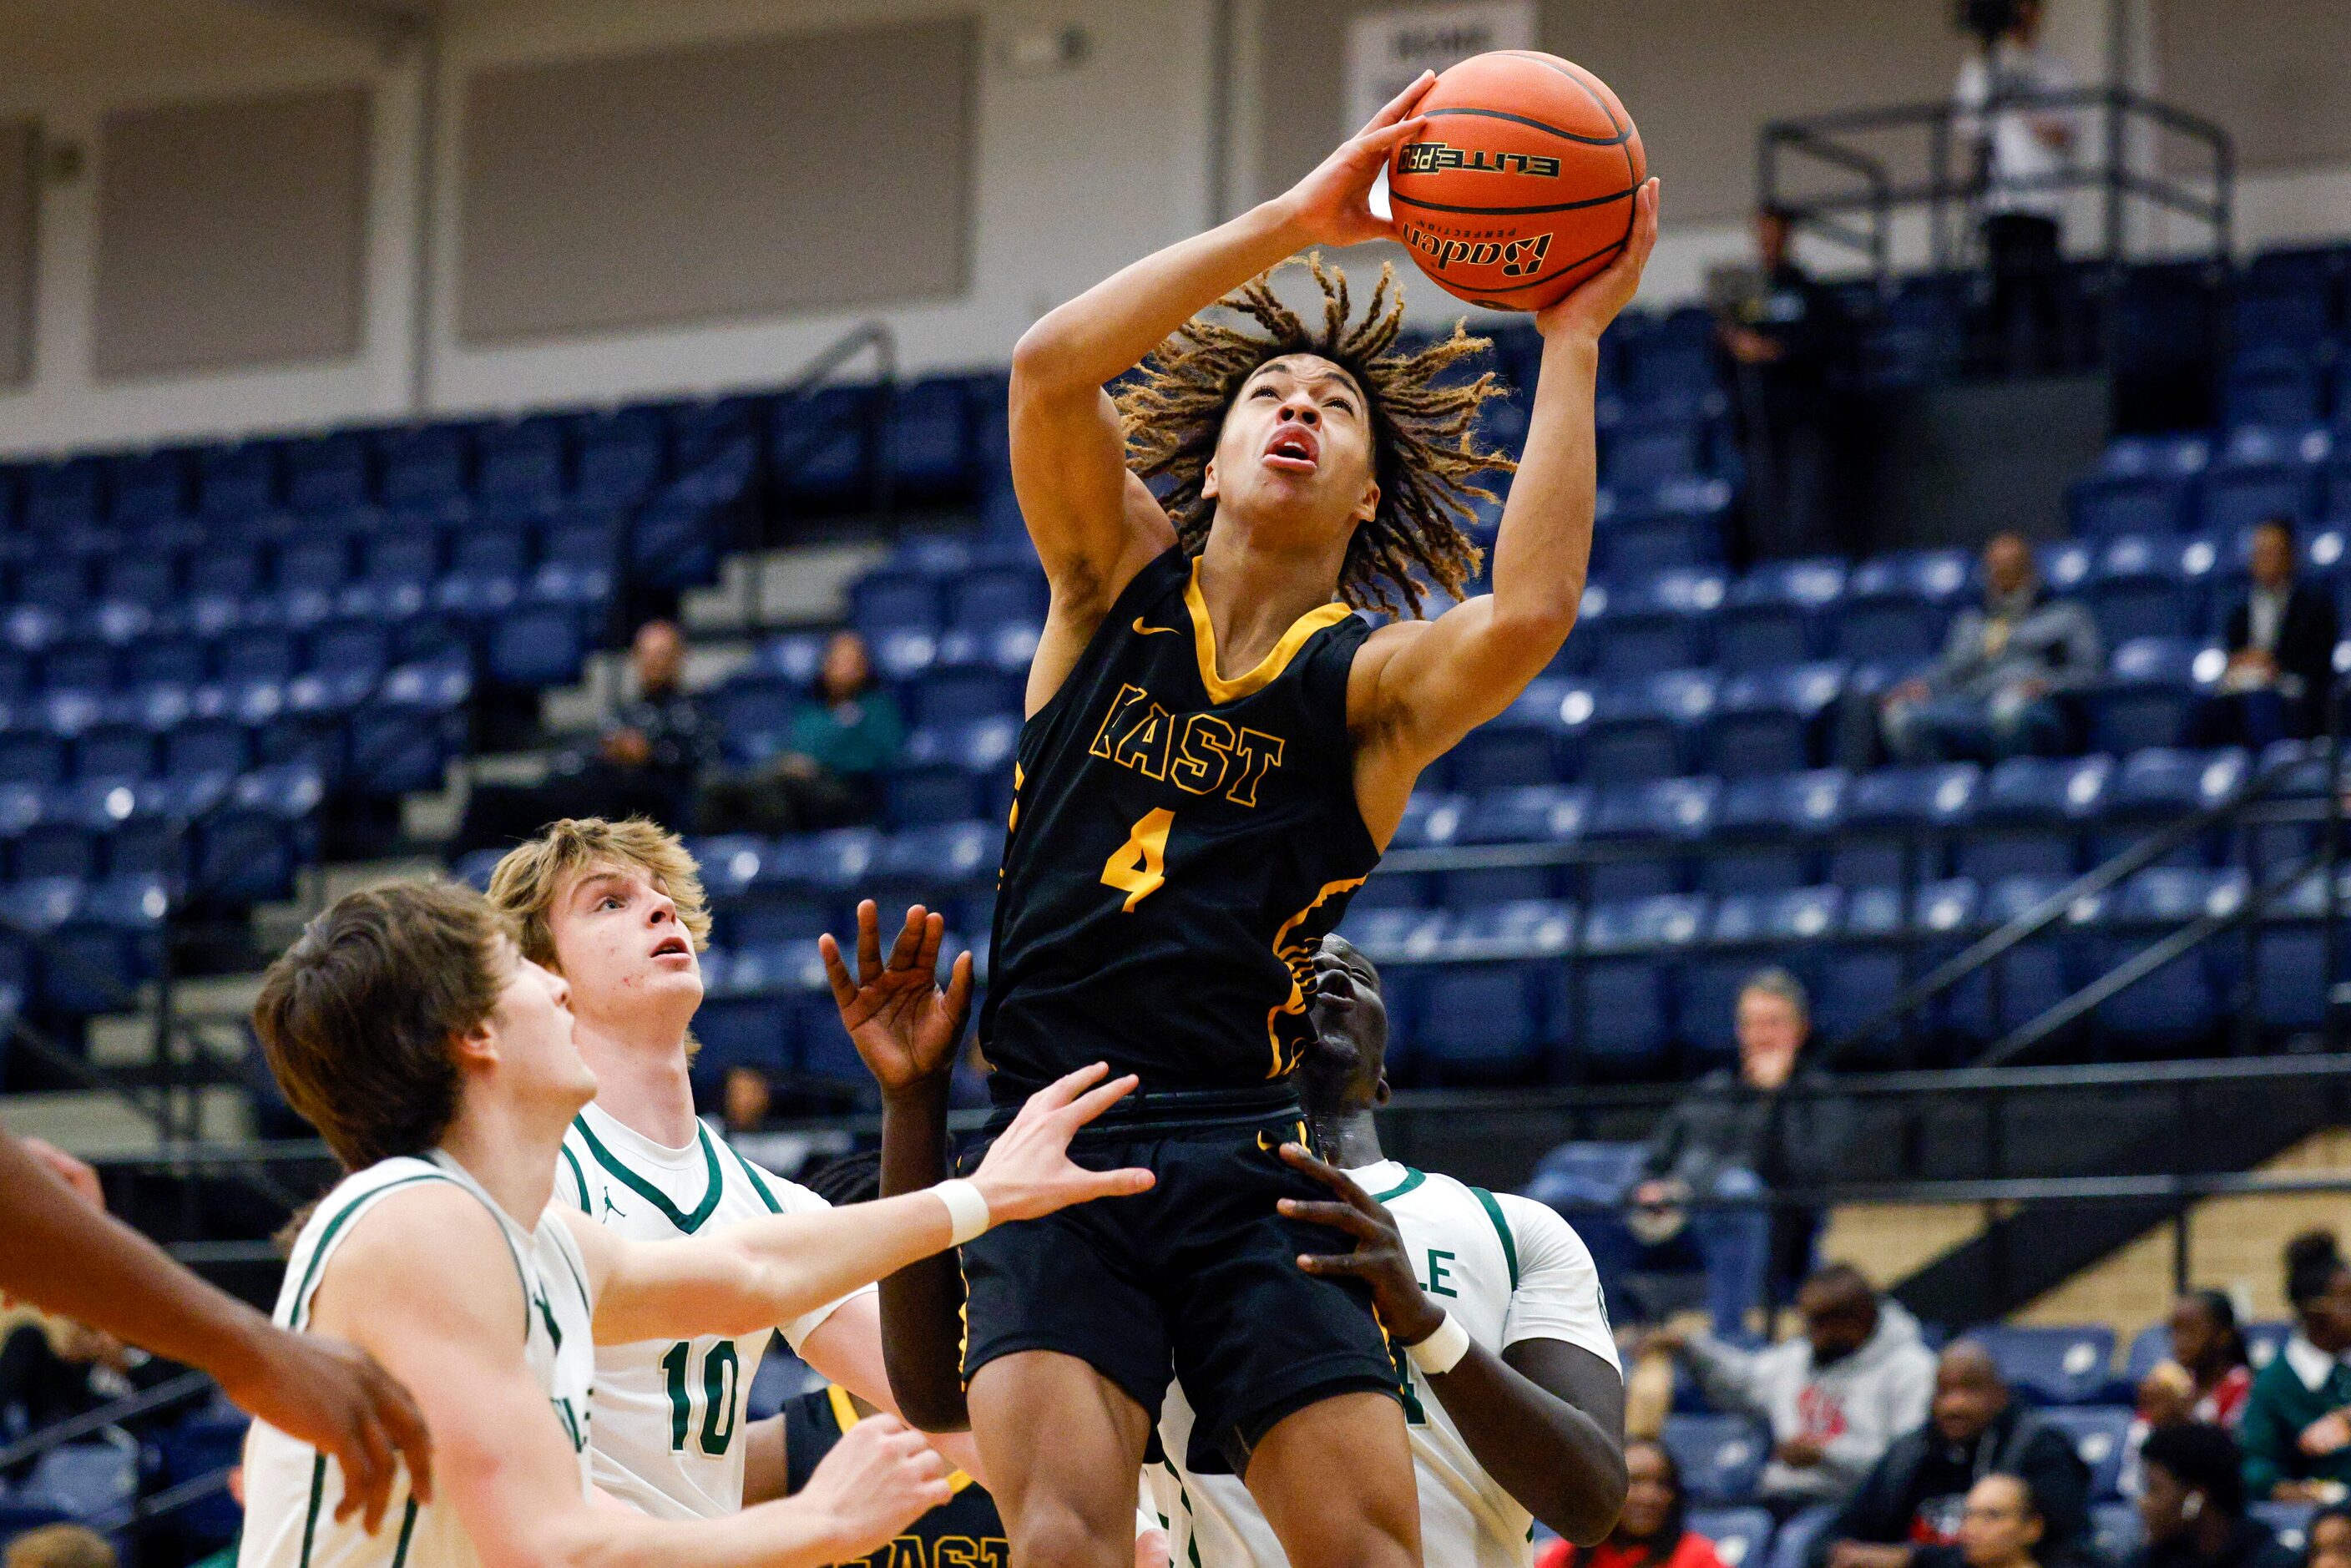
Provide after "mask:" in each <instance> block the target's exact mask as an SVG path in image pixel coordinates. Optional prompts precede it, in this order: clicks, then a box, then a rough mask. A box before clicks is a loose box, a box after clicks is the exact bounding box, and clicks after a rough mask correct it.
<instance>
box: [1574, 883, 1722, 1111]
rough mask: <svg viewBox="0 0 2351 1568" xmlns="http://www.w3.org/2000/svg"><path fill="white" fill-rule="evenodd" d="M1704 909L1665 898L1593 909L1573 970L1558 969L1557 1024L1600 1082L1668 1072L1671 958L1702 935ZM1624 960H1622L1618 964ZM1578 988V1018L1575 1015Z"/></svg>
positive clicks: (1692, 901) (1685, 899)
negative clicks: (1562, 1021)
mask: <svg viewBox="0 0 2351 1568" xmlns="http://www.w3.org/2000/svg"><path fill="white" fill-rule="evenodd" d="M1705 925H1706V902H1705V901H1704V900H1703V899H1699V898H1694V897H1690V896H1687V895H1683V894H1663V895H1659V896H1656V897H1652V898H1638V899H1633V900H1629V901H1626V902H1624V903H1610V904H1594V905H1593V906H1592V908H1591V909H1590V910H1589V911H1588V912H1587V914H1586V916H1585V920H1584V928H1583V948H1584V951H1585V952H1586V953H1587V954H1589V955H1590V956H1589V957H1588V958H1586V959H1585V961H1584V962H1583V964H1582V965H1581V966H1580V967H1578V970H1573V971H1571V970H1568V969H1564V968H1562V969H1561V970H1559V971H1558V972H1557V974H1556V977H1555V979H1554V982H1553V984H1554V986H1555V987H1556V988H1559V990H1560V991H1561V992H1562V995H1560V996H1559V997H1558V998H1557V999H1555V1001H1554V1003H1553V1006H1554V1008H1555V1009H1556V1010H1555V1013H1554V1016H1563V1017H1565V1018H1567V1019H1569V1027H1568V1028H1567V1029H1566V1030H1563V1031H1562V1033H1563V1034H1564V1035H1565V1036H1566V1038H1568V1039H1569V1040H1572V1041H1573V1044H1574V1047H1575V1049H1576V1050H1577V1051H1578V1052H1579V1053H1580V1055H1581V1057H1582V1059H1583V1061H1584V1063H1585V1064H1586V1065H1587V1066H1588V1067H1589V1068H1590V1069H1591V1071H1593V1073H1594V1074H1595V1075H1597V1076H1601V1077H1610V1078H1618V1077H1642V1076H1651V1075H1654V1074H1655V1073H1656V1072H1657V1071H1659V1070H1660V1069H1661V1068H1662V1067H1663V1066H1664V1064H1665V1061H1666V1056H1667V1051H1668V1050H1669V1049H1670V1048H1671V1045H1672V1042H1673V1038H1674V1027H1673V1021H1674V1009H1673V993H1674V986H1673V974H1674V970H1673V963H1674V956H1675V955H1676V954H1677V953H1678V952H1680V951H1682V950H1685V949H1687V947H1688V946H1689V945H1690V944H1691V943H1693V942H1695V941H1696V940H1697V939H1698V937H1699V936H1700V935H1702V934H1703V932H1704V930H1705ZM1619 955H1621V956H1619ZM1579 980H1580V982H1581V987H1582V991H1583V995H1582V998H1581V999H1582V1010H1581V1012H1580V1013H1578V1012H1577V1011H1576V1010H1574V1006H1573V1002H1574V998H1573V987H1574V986H1575V984H1576V983H1577V982H1578V981H1579Z"/></svg>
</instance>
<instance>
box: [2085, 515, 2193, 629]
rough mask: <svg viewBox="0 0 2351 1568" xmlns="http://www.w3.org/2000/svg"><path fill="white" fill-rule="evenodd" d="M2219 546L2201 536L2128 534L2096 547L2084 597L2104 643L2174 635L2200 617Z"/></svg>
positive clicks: (2190, 626) (2189, 627)
mask: <svg viewBox="0 0 2351 1568" xmlns="http://www.w3.org/2000/svg"><path fill="white" fill-rule="evenodd" d="M2217 559H2218V552H2216V551H2215V550H2214V549H2213V548H2212V546H2211V545H2210V543H2209V542H2208V541H2206V540H2203V539H2192V540H2189V542H2187V543H2186V544H2184V545H2183V544H2182V543H2181V542H2180V541H2179V539H2177V538H2150V537H2148V536H2147V535H2144V534H2129V535H2125V536H2123V537H2122V538H2116V539H2113V540H2110V541H2109V542H2108V543H2107V544H2106V546H2105V549H2103V550H2102V551H2100V552H2099V559H2098V565H2097V572H2096V575H2095V577H2094V578H2093V579H2092V580H2091V581H2090V583H2089V585H2088V591H2087V592H2086V594H2085V598H2086V600H2087V601H2088V603H2089V607H2090V612H2091V613H2092V614H2093V615H2094V616H2095V617H2096V619H2097V622H2098V631H2099V633H2100V634H2101V635H2102V636H2103V637H2104V638H2105V643H2106V645H2107V646H2108V647H2110V648H2111V647H2114V646H2116V645H2117V644H2119V643H2126V642H2128V641H2130V640H2131V639H2132V638H2134V637H2174V636H2178V635H2179V633H2180V632H2182V631H2183V630H2187V629H2193V628H2195V627H2198V626H2200V625H2202V624H2203V623H2204V612H2205V585H2206V580H2208V579H2209V578H2210V574H2211V571H2212V569H2213V567H2214V565H2215V564H2216V562H2217Z"/></svg>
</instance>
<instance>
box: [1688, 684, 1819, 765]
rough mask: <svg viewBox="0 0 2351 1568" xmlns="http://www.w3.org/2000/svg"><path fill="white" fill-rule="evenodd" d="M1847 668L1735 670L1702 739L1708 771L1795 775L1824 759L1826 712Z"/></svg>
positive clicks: (1700, 751) (1701, 755)
mask: <svg viewBox="0 0 2351 1568" xmlns="http://www.w3.org/2000/svg"><path fill="white" fill-rule="evenodd" d="M1843 690H1844V666H1843V665H1842V664H1799V665H1794V666H1788V667H1782V668H1778V669H1765V670H1758V671H1752V672H1749V673H1744V674H1735V675H1733V676H1731V678H1730V679H1729V680H1728V681H1726V682H1725V683H1724V684H1723V686H1722V688H1721V691H1720V693H1719V695H1718V697H1717V699H1716V703H1715V708H1714V712H1713V715H1712V716H1711V717H1709V718H1708V721H1707V724H1706V727H1705V730H1704V732H1703V733H1702V735H1701V736H1700V737H1699V741H1698V758H1699V760H1700V762H1701V763H1702V765H1703V766H1705V767H1706V768H1708V769H1709V770H1710V771H1713V772H1716V773H1720V774H1725V775H1727V776H1729V777H1732V778H1742V777H1751V776H1753V775H1756V774H1767V773H1793V772H1797V771H1799V770H1801V769H1803V768H1809V767H1811V766H1812V765H1813V763H1815V762H1817V761H1819V760H1821V759H1822V758H1821V754H1822V752H1823V750H1824V749H1825V741H1826V737H1824V736H1823V733H1822V731H1823V727H1824V725H1825V722H1826V720H1825V716H1826V715H1827V714H1828V713H1829V712H1830V710H1831V709H1832V708H1833V707H1834V706H1835V705H1836V701H1837V698H1838V696H1839V695H1840V694H1841V693H1842V692H1843Z"/></svg>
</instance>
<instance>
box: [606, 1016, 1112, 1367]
mask: <svg viewBox="0 0 2351 1568" xmlns="http://www.w3.org/2000/svg"><path fill="white" fill-rule="evenodd" d="M1106 1071H1109V1070H1108V1069H1107V1068H1105V1067H1103V1066H1102V1065H1101V1064H1100V1063H1096V1064H1095V1065H1093V1066H1092V1067H1088V1068H1082V1069H1081V1070H1080V1071H1076V1072H1072V1073H1071V1074H1069V1075H1068V1076H1067V1077H1065V1078H1062V1079H1061V1080H1060V1081H1059V1082H1054V1083H1050V1084H1048V1085H1046V1086H1045V1087H1044V1088H1042V1089H1040V1090H1039V1091H1038V1092H1036V1093H1035V1094H1033V1095H1031V1096H1029V1103H1027V1104H1026V1105H1024V1106H1023V1107H1022V1108H1021V1111H1020V1114H1019V1116H1018V1117H1016V1118H1015V1119H1014V1121H1013V1123H1012V1124H1011V1126H1009V1127H1008V1128H1006V1129H1005V1132H1004V1134H1003V1136H1001V1137H999V1138H998V1139H997V1141H996V1143H995V1145H994V1146H993V1147H991V1148H990V1149H989V1150H988V1152H987V1158H986V1159H985V1160H983V1161H981V1162H980V1166H979V1168H978V1169H977V1170H976V1171H974V1172H973V1173H972V1175H971V1179H970V1181H969V1182H968V1183H946V1184H942V1186H936V1187H933V1188H931V1189H929V1190H928V1191H927V1192H921V1193H914V1194H910V1195H908V1196H906V1197H889V1198H883V1199H882V1200H880V1201H879V1202H875V1203H862V1204H858V1205H856V1206H854V1207H853V1208H849V1209H826V1210H822V1211H820V1212H815V1213H801V1214H780V1215H774V1216H770V1217H768V1218H760V1219H754V1220H748V1221H746V1222H745V1223H743V1224H740V1225H731V1226H728V1227H726V1228H725V1229H723V1230H719V1231H716V1232H714V1233H713V1234H711V1235H710V1236H708V1237H707V1238H702V1237H696V1238H694V1239H686V1240H677V1241H664V1242H659V1243H653V1244H646V1243H641V1242H632V1241H628V1240H626V1239H622V1237H620V1236H618V1235H616V1234H614V1233H613V1232H612V1231H611V1230H608V1229H606V1228H603V1227H601V1226H599V1225H597V1224H596V1223H595V1222H594V1221H592V1220H590V1219H589V1218H587V1217H586V1216H584V1215H581V1214H580V1213H578V1212H576V1211H575V1210H572V1209H570V1208H568V1207H567V1208H564V1209H562V1210H561V1213H562V1217H563V1219H564V1222H565V1223H566V1224H568V1225H569V1226H570V1228H571V1232H572V1234H573V1235H574V1236H575V1237H576V1238H578V1239H579V1241H580V1250H581V1252H582V1253H584V1254H585V1255H586V1257H587V1260H588V1266H589V1273H590V1283H591V1284H592V1286H593V1287H594V1295H595V1298H596V1342H597V1343H599V1344H628V1343H634V1342H636V1341H638V1340H645V1339H690V1338H693V1337H695V1335H698V1334H726V1335H739V1334H747V1333H757V1332H758V1331H759V1330H761V1329H765V1328H768V1327H771V1326H773V1325H774V1324H777V1323H779V1322H787V1321H789V1320H790V1319H792V1318H795V1317H798V1316H799V1315H800V1314H801V1313H803V1312H808V1311H810V1310H811V1309H812V1308H815V1307H817V1306H819V1305H821V1304H822V1303H824V1302H826V1301H834V1300H837V1299H838V1298H840V1297H841V1296H843V1295H845V1294H847V1293H848V1292H849V1291H853V1290H855V1289H857V1288H858V1287H859V1286H861V1285H864V1284H868V1283H871V1282H872V1281H875V1280H879V1279H881V1278H882V1277H883V1276H884V1275H886V1274H889V1273H892V1272H893V1271H895V1270H899V1269H902V1268H904V1266H905V1265H907V1264H908V1263H911V1262H914V1260H917V1259H920V1258H927V1257H929V1256H930V1255H931V1254H932V1253H934V1252H937V1251H941V1250H943V1249H946V1248H947V1247H950V1246H953V1245H955V1244H956V1243H958V1242H960V1241H964V1240H967V1239H970V1237H971V1236H974V1235H977V1234H978V1233H979V1231H980V1230H982V1229H985V1228H987V1226H988V1225H990V1224H995V1223H1000V1222H1002V1221H1005V1220H1010V1219H1034V1218H1038V1217H1039V1216H1040V1215H1046V1214H1050V1213H1052V1212H1054V1211H1055V1210H1056V1209H1060V1208H1065V1207H1068V1206H1070V1205H1071V1204H1073V1203H1083V1202H1086V1201H1088V1200H1089V1199H1092V1198H1097V1197H1123V1196H1125V1195H1129V1194H1133V1193H1138V1192H1142V1191H1144V1190H1146V1189H1147V1188H1148V1187H1149V1186H1151V1183H1152V1176H1151V1173H1150V1172H1149V1171H1146V1170H1135V1169H1128V1170H1113V1171H1090V1170H1087V1169H1084V1168H1083V1167H1082V1166H1078V1165H1076V1164H1074V1163H1072V1162H1071V1159H1070V1155H1069V1147H1070V1139H1071V1135H1072V1134H1075V1133H1076V1132H1077V1130H1078V1129H1079V1128H1080V1127H1082V1126H1084V1125H1085V1124H1087V1123H1088V1122H1091V1121H1092V1120H1093V1119H1094V1118H1095V1117H1096V1116H1099V1115H1101V1114H1102V1113H1103V1112H1104V1111H1107V1110H1109V1109H1110V1108H1111V1106H1112V1105H1113V1104H1115V1103H1117V1102H1118V1101H1119V1100H1120V1099H1121V1098H1122V1097H1123V1096H1124V1095H1125V1094H1126V1093H1127V1092H1129V1091H1131V1090H1132V1089H1134V1084H1135V1080H1134V1077H1133V1075H1131V1074H1130V1075H1128V1076H1126V1077H1123V1078H1117V1079H1113V1080H1112V1081H1111V1082H1107V1083H1103V1082H1101V1080H1102V1075H1103V1074H1104V1073H1105V1072H1106ZM1089 1085H1094V1087H1092V1088H1091V1089H1089V1087H1088V1086H1089ZM958 1189H960V1190H958ZM975 1205H977V1206H984V1207H974V1206H975ZM967 1210H968V1212H967Z"/></svg>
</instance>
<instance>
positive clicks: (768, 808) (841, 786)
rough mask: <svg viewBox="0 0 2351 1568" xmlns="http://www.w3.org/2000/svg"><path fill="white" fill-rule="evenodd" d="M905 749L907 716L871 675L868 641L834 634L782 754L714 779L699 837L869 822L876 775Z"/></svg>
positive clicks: (875, 807) (877, 802)
mask: <svg viewBox="0 0 2351 1568" xmlns="http://www.w3.org/2000/svg"><path fill="white" fill-rule="evenodd" d="M905 744H906V720H905V716H904V714H902V713H900V712H899V710H898V704H897V701H896V699H894V698H893V697H892V696H891V695H890V694H889V693H888V692H887V691H885V690H883V687H882V685H881V684H880V682H879V680H878V679H877V678H876V677H875V675H874V672H873V660H872V654H870V653H868V652H867V651H866V647H865V639H864V638H862V637H861V636H859V635H858V634H857V633H856V632H834V633H833V634H832V639H831V642H829V643H826V644H825V647H824V663H823V664H822V665H821V666H820V668H819V669H818V671H817V677H816V684H815V685H814V686H813V687H812V688H811V689H810V693H809V700H808V701H807V702H806V703H805V704H803V705H802V706H800V708H799V711H798V712H796V713H795V714H793V715H792V727H791V734H790V736H789V739H788V742H787V746H786V749H785V750H784V752H783V753H782V754H781V755H780V756H778V757H776V758H772V759H771V760H769V761H768V762H766V763H764V764H762V765H760V766H759V767H758V768H752V769H749V770H747V771H744V772H737V773H729V774H726V775H724V776H722V777H721V778H719V779H716V780H715V781H714V782H713V784H712V785H711V786H710V788H708V789H705V791H704V793H703V801H702V812H701V816H702V823H701V825H702V828H703V831H705V832H758V833H799V832H810V831H816V830H819V829H823V828H841V827H848V826H850V825H852V824H853V823H858V822H866V821H872V819H873V817H874V815H875V814H876V812H878V811H879V810H880V809H881V804H882V789H881V777H882V775H883V774H884V773H886V772H887V771H888V770H889V769H890V768H891V767H892V766H893V764H894V763H895V762H896V761H897V760H898V754H899V752H900V751H901V750H903V749H904V747H905Z"/></svg>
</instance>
